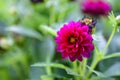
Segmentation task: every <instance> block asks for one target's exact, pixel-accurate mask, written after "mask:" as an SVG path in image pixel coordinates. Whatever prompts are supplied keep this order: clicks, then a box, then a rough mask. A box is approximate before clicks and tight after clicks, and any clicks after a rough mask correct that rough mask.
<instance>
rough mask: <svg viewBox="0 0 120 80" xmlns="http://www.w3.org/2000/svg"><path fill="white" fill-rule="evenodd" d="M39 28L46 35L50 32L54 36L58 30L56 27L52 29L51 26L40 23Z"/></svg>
mask: <svg viewBox="0 0 120 80" xmlns="http://www.w3.org/2000/svg"><path fill="white" fill-rule="evenodd" d="M39 30H40V31H41V32H42V33H43V34H45V35H46V34H50V35H53V36H57V33H56V31H55V30H54V29H52V28H51V27H48V26H46V25H40V26H39Z"/></svg>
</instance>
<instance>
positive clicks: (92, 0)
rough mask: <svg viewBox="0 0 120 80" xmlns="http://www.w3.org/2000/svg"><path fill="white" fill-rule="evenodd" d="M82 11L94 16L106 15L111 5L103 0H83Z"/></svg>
mask: <svg viewBox="0 0 120 80" xmlns="http://www.w3.org/2000/svg"><path fill="white" fill-rule="evenodd" d="M81 7H82V12H83V13H85V14H89V15H92V16H95V17H99V16H107V15H108V13H109V12H110V11H111V5H110V4H109V3H107V2H105V1H103V0H85V1H84V2H82V4H81Z"/></svg>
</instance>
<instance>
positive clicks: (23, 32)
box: [6, 26, 42, 40]
mask: <svg viewBox="0 0 120 80" xmlns="http://www.w3.org/2000/svg"><path fill="white" fill-rule="evenodd" d="M6 31H10V32H15V33H17V34H21V35H24V36H28V37H32V38H36V39H39V40H41V39H42V36H41V35H40V34H39V33H38V32H37V31H35V30H33V29H30V28H25V27H22V26H11V27H7V28H6Z"/></svg>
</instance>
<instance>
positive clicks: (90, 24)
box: [80, 16, 97, 34]
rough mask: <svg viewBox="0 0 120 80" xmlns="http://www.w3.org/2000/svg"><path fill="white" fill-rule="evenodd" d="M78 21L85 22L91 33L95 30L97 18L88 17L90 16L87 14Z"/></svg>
mask: <svg viewBox="0 0 120 80" xmlns="http://www.w3.org/2000/svg"><path fill="white" fill-rule="evenodd" d="M80 22H81V23H82V24H85V25H87V26H88V27H89V31H88V33H90V34H92V33H94V32H95V26H96V23H97V20H96V19H95V18H90V17H87V16H84V17H83V18H82V19H81V20H80Z"/></svg>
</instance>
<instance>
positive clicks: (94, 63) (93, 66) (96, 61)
mask: <svg viewBox="0 0 120 80" xmlns="http://www.w3.org/2000/svg"><path fill="white" fill-rule="evenodd" d="M98 57H99V56H98ZM99 61H100V59H96V60H94V61H93V62H92V65H91V70H90V71H89V72H88V74H87V80H88V78H89V77H90V76H91V74H92V70H94V69H95V67H96V65H97V64H98V62H99Z"/></svg>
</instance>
